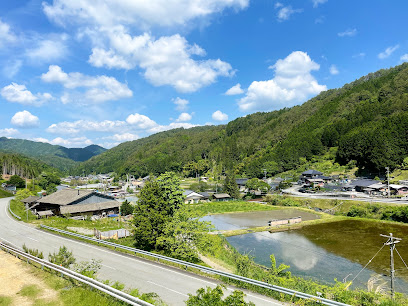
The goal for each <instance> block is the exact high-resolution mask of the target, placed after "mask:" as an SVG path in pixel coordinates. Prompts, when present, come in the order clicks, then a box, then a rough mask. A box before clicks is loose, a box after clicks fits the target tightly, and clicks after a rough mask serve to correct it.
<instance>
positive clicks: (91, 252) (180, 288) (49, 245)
mask: <svg viewBox="0 0 408 306" xmlns="http://www.w3.org/2000/svg"><path fill="white" fill-rule="evenodd" d="M9 201H10V198H5V199H0V240H1V241H4V242H8V243H10V244H13V245H14V246H17V247H19V248H21V247H22V245H23V244H24V243H25V244H26V245H27V246H28V247H29V248H35V249H38V250H40V251H42V252H43V253H44V257H45V258H47V255H48V254H49V253H53V252H56V251H58V249H59V247H60V246H63V245H65V246H66V247H67V248H68V249H69V250H71V251H72V252H73V254H74V256H75V258H76V259H77V262H79V261H83V260H90V259H92V258H94V259H100V260H102V268H101V269H100V271H99V273H98V278H99V279H109V280H111V281H119V282H121V283H124V284H125V285H126V286H127V287H130V288H138V289H139V290H140V292H141V293H147V292H155V293H157V294H158V295H159V296H160V297H161V298H162V299H163V300H164V301H165V302H166V303H167V304H168V305H184V301H185V300H187V298H188V294H189V293H192V294H194V293H195V292H196V291H197V289H199V288H202V287H206V286H211V287H215V286H216V285H217V284H218V283H219V282H218V281H217V280H213V279H210V278H205V277H201V276H198V275H196V274H193V273H189V272H185V271H182V270H179V269H176V268H172V267H168V266H165V265H162V264H159V263H155V262H153V261H148V260H144V259H140V258H137V257H134V256H130V255H126V254H122V253H119V252H114V251H111V250H108V249H106V248H103V247H98V246H95V245H91V244H86V243H84V242H80V241H76V240H71V239H68V238H65V237H61V236H57V235H54V234H51V233H48V232H44V231H41V230H38V229H36V228H35V227H33V226H30V224H26V223H24V222H22V221H16V220H15V219H14V218H12V217H11V216H10V214H9V212H8V210H7V207H8V202H9ZM232 290H233V288H230V287H228V292H227V293H228V294H229V293H231V292H230V291H232ZM245 293H246V294H247V300H250V301H252V302H254V303H255V304H256V305H268V306H273V305H284V304H283V303H280V302H277V301H275V300H272V299H270V298H269V297H265V296H262V295H259V294H256V293H252V292H245Z"/></svg>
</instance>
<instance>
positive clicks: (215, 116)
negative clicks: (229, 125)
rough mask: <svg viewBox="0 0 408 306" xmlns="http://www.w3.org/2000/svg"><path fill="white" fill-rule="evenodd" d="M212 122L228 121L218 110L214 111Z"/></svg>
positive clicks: (226, 116)
mask: <svg viewBox="0 0 408 306" xmlns="http://www.w3.org/2000/svg"><path fill="white" fill-rule="evenodd" d="M211 117H212V118H213V120H215V121H225V120H228V115H227V114H225V113H223V112H221V111H220V110H217V111H215V112H214V113H213V114H212V116H211Z"/></svg>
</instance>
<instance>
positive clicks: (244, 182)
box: [235, 178, 248, 186]
mask: <svg viewBox="0 0 408 306" xmlns="http://www.w3.org/2000/svg"><path fill="white" fill-rule="evenodd" d="M235 182H236V183H237V185H242V186H245V184H246V182H248V179H247V178H239V179H235Z"/></svg>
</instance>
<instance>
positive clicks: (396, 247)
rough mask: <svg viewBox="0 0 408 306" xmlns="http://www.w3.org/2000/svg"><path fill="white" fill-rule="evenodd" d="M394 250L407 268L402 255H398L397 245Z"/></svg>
mask: <svg viewBox="0 0 408 306" xmlns="http://www.w3.org/2000/svg"><path fill="white" fill-rule="evenodd" d="M395 251H396V252H397V254H398V256H399V257H400V258H401V260H402V262H403V263H404V265H405V267H406V268H407V269H408V266H407V264H406V263H405V261H404V259H402V256H401V255H400V253H399V252H398V250H397V247H395Z"/></svg>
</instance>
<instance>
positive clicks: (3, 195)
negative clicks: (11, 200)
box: [0, 189, 13, 199]
mask: <svg viewBox="0 0 408 306" xmlns="http://www.w3.org/2000/svg"><path fill="white" fill-rule="evenodd" d="M12 196H13V194H12V193H10V192H7V191H5V190H3V189H0V199H1V198H8V197H12Z"/></svg>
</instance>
